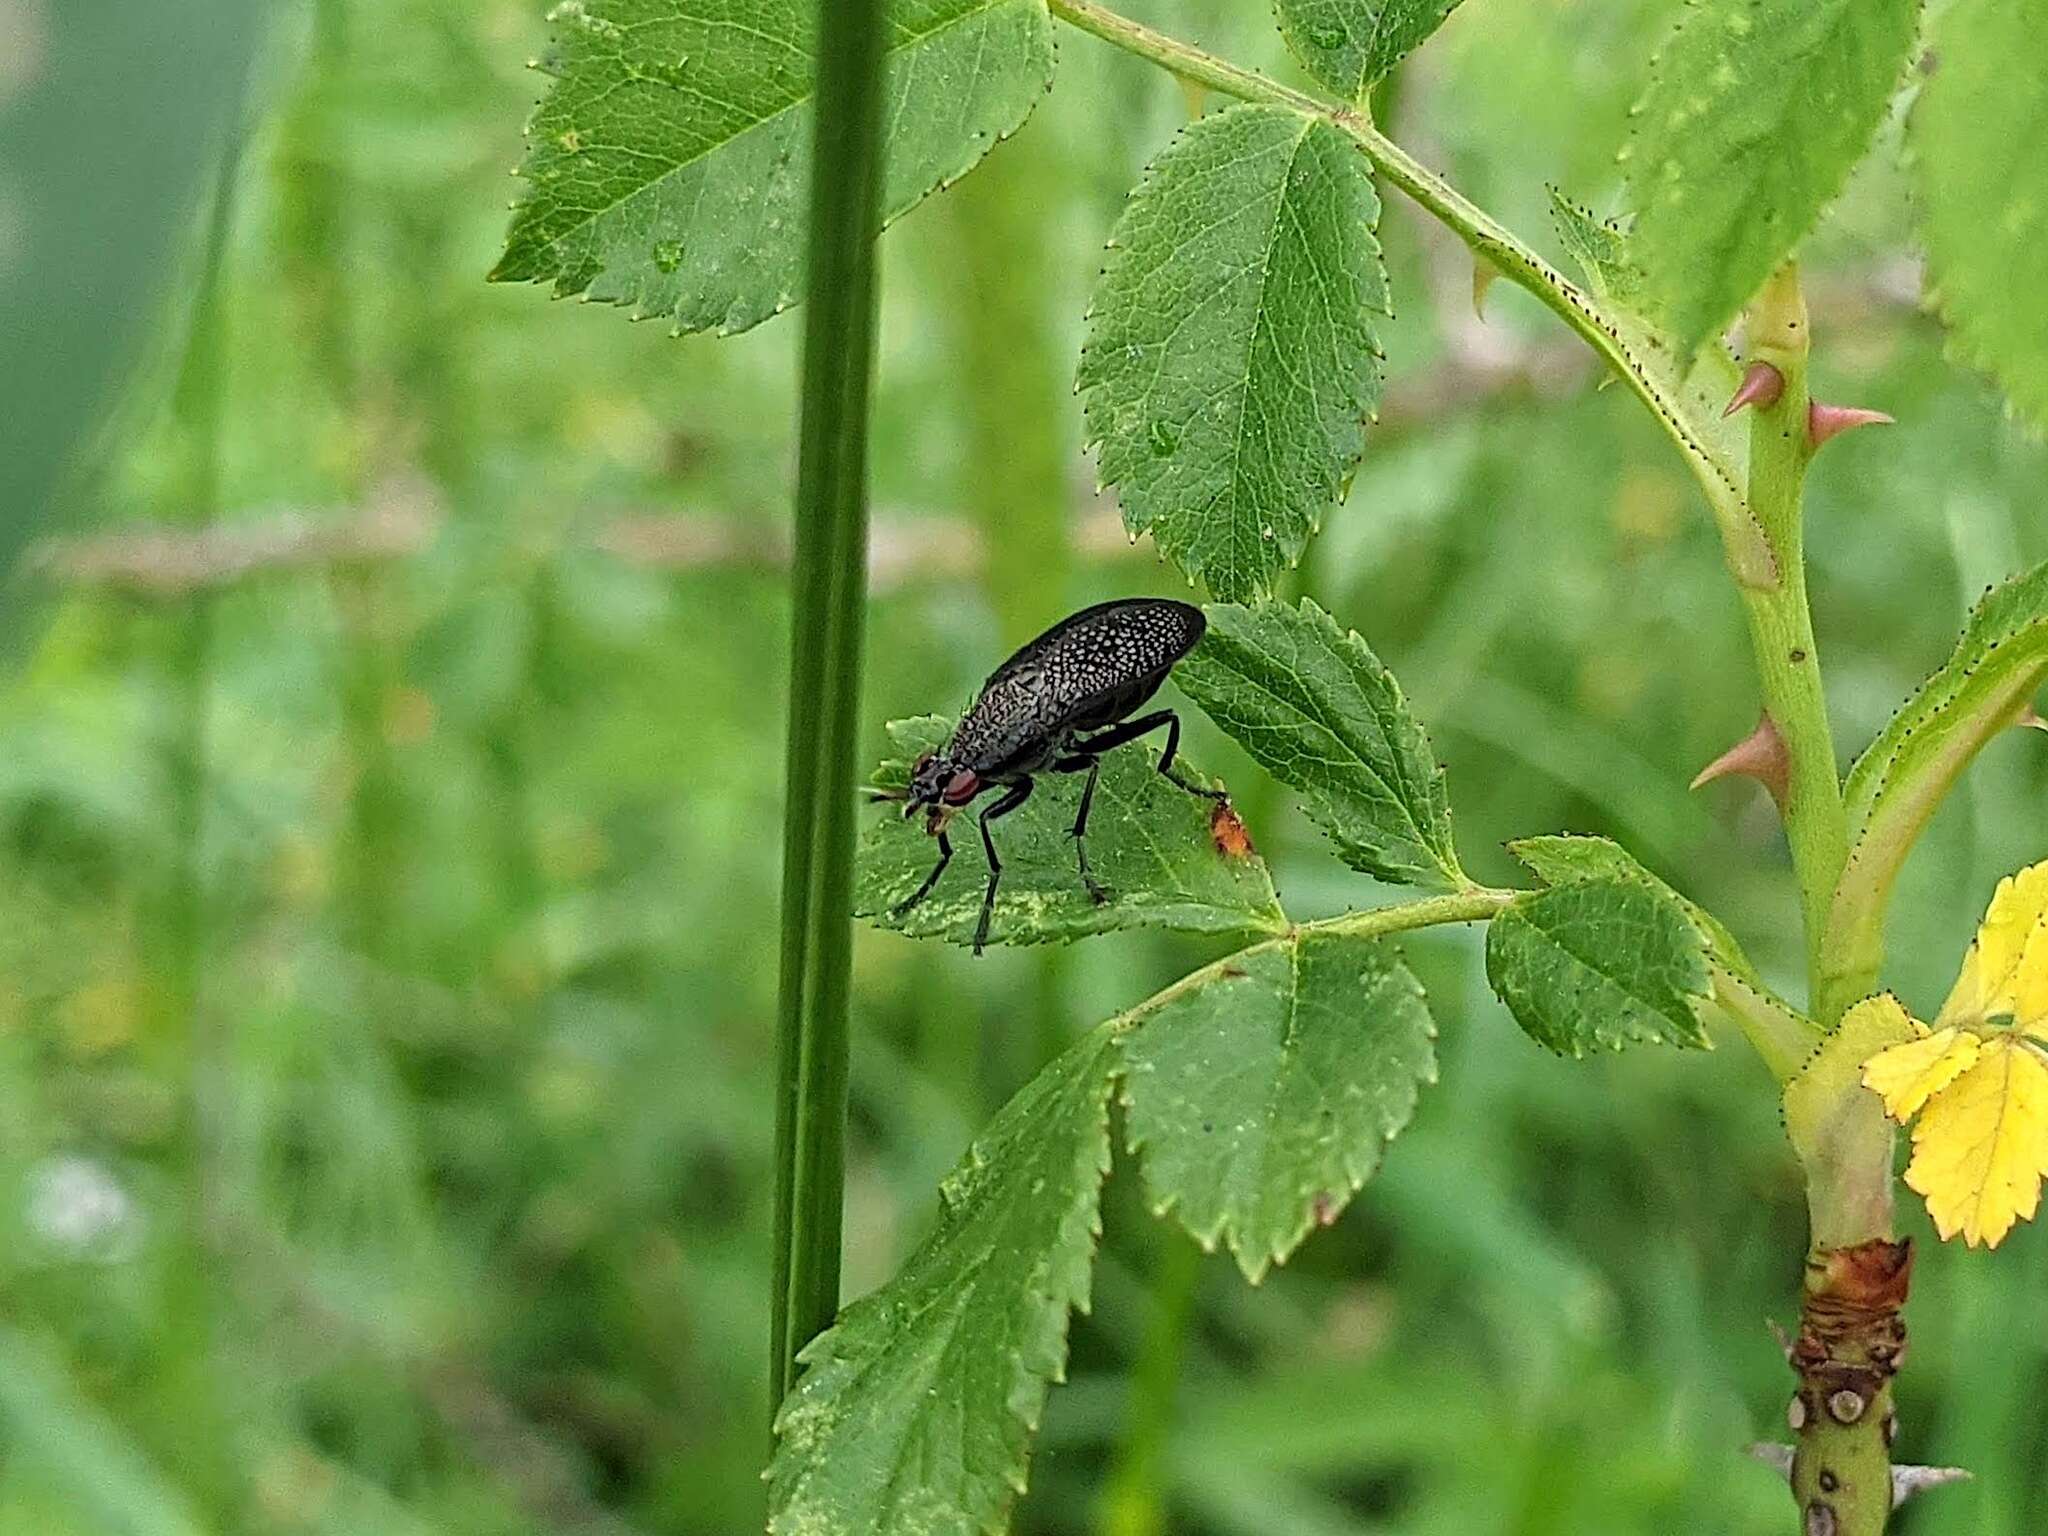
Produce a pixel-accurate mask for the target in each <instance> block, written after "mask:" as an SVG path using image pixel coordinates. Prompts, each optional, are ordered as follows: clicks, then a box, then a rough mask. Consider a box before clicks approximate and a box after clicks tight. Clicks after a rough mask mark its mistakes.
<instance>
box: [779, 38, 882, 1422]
mask: <svg viewBox="0 0 2048 1536" xmlns="http://www.w3.org/2000/svg"><path fill="white" fill-rule="evenodd" d="M882 32H883V24H882V0H819V7H818V88H817V96H816V101H817V108H816V126H815V131H814V134H813V138H812V152H811V193H810V243H809V250H808V266H807V269H806V270H807V276H808V286H807V292H806V299H807V301H808V302H807V307H806V309H805V317H806V318H805V325H804V357H803V383H802V392H803V393H802V405H803V422H802V427H801V430H800V433H799V445H798V464H797V489H796V540H795V558H794V562H793V583H792V585H793V588H794V591H793V593H792V609H793V611H792V615H791V642H790V689H789V751H788V768H787V780H786V785H787V787H786V795H787V798H786V801H785V805H784V810H783V838H782V987H781V1006H780V1010H779V1015H780V1016H779V1018H778V1020H777V1030H776V1083H775V1291H774V1295H773V1297H772V1298H771V1312H772V1317H771V1322H770V1330H771V1334H770V1355H769V1370H768V1378H769V1392H770V1399H771V1404H770V1412H771V1414H772V1413H773V1411H774V1408H775V1407H776V1406H779V1405H780V1403H781V1401H782V1399H783V1398H784V1397H785V1396H786V1395H787V1394H788V1391H789V1387H790V1384H791V1382H792V1381H793V1380H794V1378H795V1374H796V1356H797V1352H798V1351H799V1350H800V1349H802V1348H803V1346H804V1345H805V1344H806V1343H807V1342H809V1341H810V1339H811V1338H812V1337H813V1336H815V1335H816V1334H817V1333H818V1332H819V1331H820V1330H821V1329H823V1328H824V1327H826V1326H827V1325H828V1324H829V1323H830V1322H831V1321H832V1317H833V1314H834V1313H835V1312H836V1311H837V1310H838V1305H839V1232H840V1200H841V1196H842V1182H843V1170H844V1158H845V1147H844V1141H845V1136H846V1075H847V993H848V986H849V973H850V970H851V961H852V937H853V935H852V919H851V916H850V913H851V910H852V906H853V839H854V812H855V796H854V789H855V783H854V775H855V753H856V749H857V746H858V742H859V731H860V718H859V715H860V665H861V630H862V624H863V621H864V619H865V617H866V615H865V611H864V609H865V602H866V595H867V529H868V521H867V427H868V421H867V416H868V383H869V379H870V377H871V375H872V373H873V370H874V347H875V337H874V327H875V254H874V242H875V235H876V233H877V231H878V229H879V226H880V218H879V203H880V193H881V162H882V134H881V98H882Z"/></svg>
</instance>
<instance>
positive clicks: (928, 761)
mask: <svg viewBox="0 0 2048 1536" xmlns="http://www.w3.org/2000/svg"><path fill="white" fill-rule="evenodd" d="M981 791H982V782H981V779H980V778H979V776H977V775H976V774H975V772H974V770H973V769H971V768H962V767H961V766H960V765H959V764H957V763H955V762H954V761H953V760H952V759H951V758H949V757H947V756H945V755H944V754H943V753H939V752H927V753H925V754H924V755H923V756H922V757H920V758H919V759H918V760H917V761H916V763H914V764H913V765H912V766H911V770H910V789H909V793H908V795H907V796H906V798H905V800H904V803H903V814H904V815H905V816H915V815H918V814H919V813H920V812H922V813H923V815H924V829H925V831H927V832H931V833H934V834H936V833H938V832H941V831H944V830H945V826H946V823H947V822H949V821H951V820H952V819H953V817H954V816H955V815H956V814H957V813H958V812H959V810H960V809H961V807H963V806H964V805H966V804H967V803H968V801H970V800H972V799H973V798H974V797H975V796H976V795H978V794H980V793H981Z"/></svg>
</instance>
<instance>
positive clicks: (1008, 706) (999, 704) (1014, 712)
mask: <svg viewBox="0 0 2048 1536" xmlns="http://www.w3.org/2000/svg"><path fill="white" fill-rule="evenodd" d="M1062 715H1063V711H1062V709H1061V707H1060V701H1059V699H1058V697H1057V696H1056V695H1055V694H1054V693H1053V692H1052V691H1051V689H1050V687H1049V680H1048V678H1047V677H1046V674H1045V673H1044V671H1043V670H1042V669H1041V668H1038V667H1036V666H1025V667H1019V668H1016V669H1014V670H1012V671H1009V672H1007V673H1004V674H1001V675H999V676H997V677H994V678H992V679H990V681H989V684H988V686H987V687H986V688H984V689H983V690H982V693H981V697H980V698H978V699H976V700H975V701H974V707H973V708H972V709H970V710H968V711H967V713H966V714H965V715H964V716H963V717H962V718H961V721H960V728H959V729H958V730H956V731H955V732H954V733H953V742H952V745H951V746H950V747H949V748H948V753H949V755H950V756H951V757H952V758H953V759H954V761H956V762H959V763H961V764H963V765H966V766H968V767H972V768H974V769H975V770H976V771H977V772H979V773H981V774H982V775H983V776H985V777H986V776H991V775H994V774H997V773H1000V772H1002V771H1004V770H1016V771H1023V772H1030V771H1031V768H1030V767H1026V766H1024V763H1025V761H1026V760H1028V759H1032V758H1038V757H1042V756H1044V755H1046V754H1047V753H1049V752H1050V751H1051V750H1052V749H1053V747H1054V746H1055V745H1056V744H1057V743H1056V740H1055V738H1057V737H1059V736H1061V735H1063V734H1064V732H1063V725H1064V721H1063V719H1062ZM1038 766H1042V764H1041V765H1038Z"/></svg>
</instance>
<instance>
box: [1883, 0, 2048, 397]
mask: <svg viewBox="0 0 2048 1536" xmlns="http://www.w3.org/2000/svg"><path fill="white" fill-rule="evenodd" d="M2043 37H2048V4H2044V3H2043V0H1957V3H1955V4H1954V5H1952V6H1950V7H1949V8H1948V10H1947V11H1946V12H1945V13H1944V14H1943V16H1942V19H1941V23H1940V30H1939V32H1938V33H1937V34H1936V37H1935V41H1934V55H1935V57H1936V58H1937V59H1938V60H1939V61H1940V68H1938V69H1937V70H1935V71H1934V73H1933V75H1932V77H1931V78H1930V79H1929V80H1928V81H1927V83H1926V84H1925V85H1923V86H1922V87H1921V88H1920V96H1919V99H1918V100H1917V101H1916V102H1915V103H1914V106H1913V113H1912V117H1911V119H1910V120H1909V121H1908V123H1907V128H1906V144H1907V148H1908V150H1909V152H1910V156H1911V159H1912V162H1913V166H1914V174H1915V181H1916V184H1917V190H1918V192H1919V203H1920V211H1921V221H1920V228H1921V233H1922V236H1923V239H1924V243H1925V245H1926V248H1927V268H1928V278H1929V282H1930V286H1931V288H1932V290H1933V293H1934V297H1935V300H1936V303H1937V304H1938V306H1939V308H1940V310H1941V314H1942V316H1943V318H1944V319H1945V320H1947V322H1948V324H1949V328H1950V331H1951V334H1952V337H1953V342H1954V350H1955V352H1956V354H1957V355H1958V357H1960V358H1961V359H1962V360H1963V361H1965V362H1967V363H1968V364H1970V365H1971V366H1973V367H1977V368H1981V369H1983V370H1984V371H1985V372H1987V373H1989V374H1990V375H1991V376H1992V377H1993V378H1995V379H1997V380H1998V382H1999V384H2000V386H2001V387H2002V388H2003V389H2004V390H2005V393H2006V398H2007V399H2009V400H2010V401H2011V402H2012V403H2013V405H2014V406H2015V407H2016V408H2017V409H2018V410H2020V411H2021V412H2023V413H2025V414H2026V415H2027V416H2028V417H2030V418H2031V419H2032V420H2033V422H2034V424H2035V425H2036V426H2037V427H2048V189H2044V185H2043V181H2042V172H2041V168H2042V166H2043V165H2044V164H2048V75H2044V74H2043V72H2042V70H2041V69H2040V68H2039V59H2040V50H2041V46H2042V39H2043ZM2023 61H2031V63H2029V62H2023Z"/></svg>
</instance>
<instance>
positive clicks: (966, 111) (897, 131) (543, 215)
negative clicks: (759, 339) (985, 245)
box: [491, 0, 1053, 332]
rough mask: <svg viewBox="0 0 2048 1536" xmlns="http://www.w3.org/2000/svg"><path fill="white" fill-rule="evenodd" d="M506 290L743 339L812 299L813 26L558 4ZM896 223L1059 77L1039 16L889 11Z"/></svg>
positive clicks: (1000, 9)
mask: <svg viewBox="0 0 2048 1536" xmlns="http://www.w3.org/2000/svg"><path fill="white" fill-rule="evenodd" d="M550 19H551V20H552V21H553V22H554V23H555V26H556V28H557V34H556V45H555V52H554V54H553V55H552V56H551V58H550V59H549V60H548V61H547V63H546V65H545V66H544V67H545V69H546V71H547V72H548V73H549V74H552V75H554V76H555V77H556V78H555V84H554V86H553V88H552V89H551V90H550V91H549V93H548V95H547V98H546V100H544V101H543V102H542V103H541V105H540V108H539V110H538V111H536V112H535V114H534V118H533V122H532V125H531V126H530V127H529V129H528V130H527V138H528V148H527V155H526V160H525V162H524V164H523V165H522V166H521V167H520V175H521V176H523V177H524V178H525V179H526V182H527V184H528V186H527V193H526V196H525V198H524V199H523V200H522V201H521V202H520V203H519V204H518V206H517V208H516V209H515V211H514V214H513V218H512V229H511V233H510V234H509V235H508V236H507V237H506V241H505V254H504V257H503V258H502V259H501V260H500V261H499V263H498V266H497V269H496V270H495V271H494V272H493V273H492V274H491V276H492V277H493V278H495V279H498V280H501V281H531V282H541V281H551V282H552V283H553V284H554V289H555V292H556V293H557V294H558V295H566V294H572V293H583V294H587V295H588V296H589V297H591V298H593V299H602V300H604V301H605V302H607V303H611V304H623V305H629V306H631V307H632V310H633V312H634V315H635V317H636V318H642V317H646V316H652V315H672V316H673V317H674V319H675V326H676V330H677V331H678V332H683V331H697V330H707V329H711V328H713V327H716V328H718V329H720V330H722V331H728V332H730V331H742V330H745V329H746V328H747V327H748V326H750V325H755V324H758V323H759V322H760V321H762V320H765V319H766V318H768V316H770V315H772V314H776V313H777V312H779V311H781V310H783V309H787V308H788V307H789V306H790V305H791V304H793V303H795V302H796V300H797V296H798V294H799V293H800V292H801V291H802V288H803V272H802V269H803V260H804V257H803V245H804V233H803V232H804V223H805V217H804V188H805V184H806V182H807V181H808V179H809V175H810V157H811V136H812V92H813V87H814V81H815V77H816V62H815V57H814V33H815V30H816V7H815V6H814V5H812V4H811V3H810V0H563V3H562V4H560V5H557V6H556V7H555V9H554V10H553V11H552V12H550ZM889 29H890V35H889V41H888V57H887V63H886V69H887V82H886V86H885V95H884V99H883V109H882V110H883V119H882V120H883V122H884V123H885V124H886V125H887V126H886V131H885V150H886V157H887V158H886V160H885V170H884V181H883V187H882V213H883V218H884V219H885V220H887V219H892V218H895V217H896V216H897V215H899V214H901V213H903V212H905V211H907V210H908V209H910V208H911V207H913V206H914V205H915V204H916V203H917V202H918V201H919V200H921V199H922V198H923V197H924V196H925V195H926V194H927V193H929V192H931V191H933V190H934V189H936V188H938V187H942V186H945V185H946V184H947V183H949V182H952V181H954V180H957V179H958V178H959V177H960V176H962V175H964V174H966V172H967V171H968V170H969V169H970V168H972V166H973V165H974V164H975V162H976V161H978V160H979V159H980V158H981V157H982V156H983V155H984V154H986V153H987V152H988V150H989V147H990V146H991V145H992V144H994V143H995V141H996V140H997V139H999V138H1002V137H1003V136H1004V135H1006V134H1008V133H1011V132H1013V131H1014V130H1015V129H1016V128H1017V126H1018V125H1019V124H1020V123H1022V122H1023V121H1024V118H1025V116H1026V115H1027V114H1028V113H1029V112H1030V110H1031V108H1032V106H1033V105H1034V104H1035V103H1036V102H1037V100H1038V98H1039V97H1040V96H1041V95H1042V94H1043V93H1044V91H1045V88H1046V86H1047V84H1048V83H1049V82H1050V81H1051V78H1052V65H1053V44H1052V21H1051V18H1050V17H1049V16H1048V15H1047V14H1046V9H1045V4H1044V0H895V3H894V4H893V5H892V6H891V7H890V16H889Z"/></svg>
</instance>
